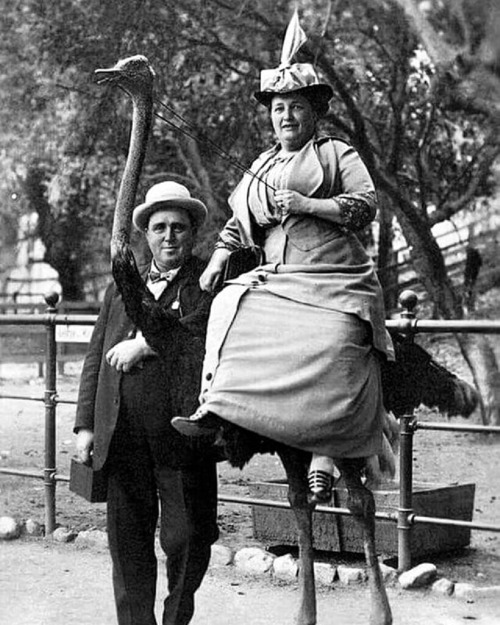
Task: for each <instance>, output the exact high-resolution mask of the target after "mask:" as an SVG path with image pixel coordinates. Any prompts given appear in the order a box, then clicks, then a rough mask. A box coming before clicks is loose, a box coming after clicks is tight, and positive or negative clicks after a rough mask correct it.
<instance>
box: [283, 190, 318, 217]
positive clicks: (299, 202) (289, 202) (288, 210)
mask: <svg viewBox="0 0 500 625" xmlns="http://www.w3.org/2000/svg"><path fill="white" fill-rule="evenodd" d="M274 200H275V202H276V206H277V207H278V209H279V211H280V213H281V216H282V217H285V216H286V215H298V214H301V213H309V212H310V206H309V205H310V203H311V200H310V198H308V197H306V196H305V195H301V194H300V193H298V192H297V191H291V190H290V189H277V190H276V191H275V192H274Z"/></svg>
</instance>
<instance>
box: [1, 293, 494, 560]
mask: <svg viewBox="0 0 500 625" xmlns="http://www.w3.org/2000/svg"><path fill="white" fill-rule="evenodd" d="M45 301H46V304H47V309H46V311H45V314H31V315H28V314H25V315H23V314H15V315H0V326H2V325H39V326H44V328H45V332H46V349H45V392H44V397H43V398H40V397H31V396H26V395H12V394H2V393H0V399H22V400H30V401H43V402H44V406H45V454H44V465H45V466H44V469H43V472H42V473H40V472H35V471H34V470H33V471H29V470H22V469H14V468H8V467H2V468H0V473H3V474H8V475H15V476H20V477H29V478H40V479H43V481H44V494H45V531H46V534H51V533H52V532H53V531H54V530H55V528H56V512H55V510H56V507H55V502H56V483H57V482H58V481H59V482H69V477H68V476H65V475H60V474H58V473H57V468H56V448H55V438H56V437H55V429H56V408H57V404H58V403H59V404H63V403H65V404H76V401H70V400H60V399H58V397H57V388H56V370H57V343H56V326H58V325H63V326H70V325H85V326H93V325H94V324H95V321H96V319H97V315H74V314H71V315H66V314H62V315H61V314H57V308H56V306H57V301H58V295H57V294H56V293H53V294H50V295H48V296H46V297H45ZM401 301H402V304H403V306H404V307H405V311H404V312H403V313H402V314H401V318H400V319H395V320H388V321H387V322H386V326H387V329H388V330H389V331H390V332H398V333H402V334H408V335H414V334H417V333H419V332H429V333H431V332H442V333H445V332H463V333H467V332H470V333H480V334H500V321H478V320H471V321H465V320H464V321H436V320H420V319H417V318H416V316H415V313H414V308H415V305H416V303H417V300H416V296H415V295H414V294H411V295H410V294H407V295H406V297H405V295H404V294H402V296H401ZM399 421H400V452H399V467H400V484H399V506H398V509H397V511H395V512H377V513H376V518H377V519H381V520H385V521H392V522H395V523H397V532H398V568H399V569H400V570H403V571H404V570H408V569H409V568H410V566H411V549H410V538H411V528H412V526H413V525H415V524H416V523H425V524H430V525H442V526H450V527H451V526H453V527H464V528H469V529H475V530H479V531H490V532H500V526H499V525H489V524H484V523H475V522H472V521H462V520H457V519H446V518H441V517H429V516H421V515H416V514H415V513H414V510H413V503H412V498H413V435H414V433H415V432H416V431H417V430H443V431H456V432H474V433H494V434H500V427H497V426H480V425H451V424H443V423H430V422H426V423H419V422H418V420H417V419H416V418H415V416H414V415H405V416H403V417H401V418H400V420H399ZM218 499H219V501H220V502H226V503H238V504H246V505H251V506H267V507H275V508H289V507H290V506H289V504H288V503H287V502H284V501H274V500H267V499H260V498H249V497H237V496H231V495H224V494H222V493H221V494H219V497H218ZM316 510H317V511H318V512H322V513H326V514H335V515H344V516H351V512H350V511H349V510H348V509H347V508H340V507H331V506H317V507H316Z"/></svg>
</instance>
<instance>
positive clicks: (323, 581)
mask: <svg viewBox="0 0 500 625" xmlns="http://www.w3.org/2000/svg"><path fill="white" fill-rule="evenodd" d="M336 576H337V568H336V567H335V566H333V564H328V562H315V563H314V579H315V580H316V582H317V583H318V584H320V585H322V586H331V585H332V584H333V582H334V580H335V578H336Z"/></svg>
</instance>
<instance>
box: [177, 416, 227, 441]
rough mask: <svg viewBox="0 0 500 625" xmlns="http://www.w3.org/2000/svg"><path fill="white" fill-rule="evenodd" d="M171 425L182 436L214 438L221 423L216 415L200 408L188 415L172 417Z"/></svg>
mask: <svg viewBox="0 0 500 625" xmlns="http://www.w3.org/2000/svg"><path fill="white" fill-rule="evenodd" d="M172 426H173V427H174V428H175V429H176V430H177V431H178V432H180V433H181V434H183V435H184V436H193V437H204V438H209V437H210V438H213V439H214V440H215V439H216V438H217V435H218V434H219V432H220V430H221V426H222V424H221V420H220V418H219V417H218V416H217V415H215V414H213V413H212V412H205V411H203V410H202V409H201V408H200V409H198V410H197V411H196V412H195V413H194V414H193V415H191V416H190V417H174V418H173V419H172Z"/></svg>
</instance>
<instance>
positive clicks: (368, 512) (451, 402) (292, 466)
mask: <svg viewBox="0 0 500 625" xmlns="http://www.w3.org/2000/svg"><path fill="white" fill-rule="evenodd" d="M97 73H98V77H99V79H100V80H101V81H106V82H111V81H112V82H115V84H117V85H119V86H120V87H121V88H123V89H124V90H125V91H126V92H127V93H128V94H129V95H130V96H131V98H132V102H133V126H132V137H131V145H130V150H129V154H128V158H127V165H126V168H125V172H124V175H123V179H122V183H121V187H120V192H119V195H118V200H117V203H116V209H115V220H114V223H113V232H112V242H111V256H112V268H113V275H114V278H115V281H116V283H117V285H118V288H119V290H120V292H121V294H122V297H123V300H124V303H125V306H126V309H127V313H128V315H129V316H130V317H131V319H132V320H133V321H134V323H135V324H136V325H137V326H138V327H139V328H140V329H141V330H142V332H143V334H144V336H145V337H146V339H147V341H148V343H149V344H150V345H151V347H153V348H154V349H155V351H156V352H157V353H158V355H159V356H160V357H161V355H162V353H164V354H166V353H168V352H169V351H170V350H171V349H172V348H175V345H172V342H171V339H170V332H171V329H172V327H173V326H174V325H177V330H179V328H178V324H179V322H178V321H177V320H176V319H174V318H172V317H170V316H169V315H165V314H164V313H163V312H162V311H161V310H160V309H159V308H158V307H157V306H156V303H155V300H154V298H153V297H152V295H151V294H150V293H149V291H148V290H147V288H146V287H145V285H144V283H143V282H142V280H141V278H140V276H139V274H138V272H137V269H136V265H135V260H134V257H133V254H132V252H131V250H130V247H129V230H130V221H131V213H132V209H133V208H134V199H135V193H136V190H137V186H138V180H139V175H140V170H141V166H142V162H143V159H144V153H145V147H146V141H147V132H148V128H149V123H150V119H151V114H152V82H153V75H154V74H153V72H152V70H151V68H150V66H149V63H148V62H147V59H145V58H144V57H132V58H130V59H126V60H124V61H120V62H119V63H118V64H117V65H116V66H115V67H114V68H112V69H110V70H98V71H97ZM285 199H286V197H283V198H282V200H283V201H285ZM257 279H258V278H257ZM227 288H230V287H226V289H227ZM223 292H224V291H223ZM413 348H414V349H415V350H417V352H418V353H420V352H419V351H418V350H419V348H418V347H417V346H412V347H411V348H410V349H413ZM399 353H402V354H403V356H404V358H405V362H404V363H403V365H404V366H407V365H408V359H410V361H411V360H413V357H414V356H413V354H414V352H411V353H410V354H409V355H408V347H407V346H405V348H404V350H403V351H402V352H401V350H400V349H399V342H396V362H395V363H391V362H390V361H386V362H385V364H384V360H383V359H382V360H381V362H382V363H383V364H382V384H384V385H389V387H390V388H387V390H386V389H385V388H384V402H385V408H386V409H387V410H391V409H392V408H393V407H394V408H396V407H397V411H398V412H400V411H401V410H404V411H405V412H407V411H411V410H413V409H414V408H415V407H416V406H418V405H419V404H420V403H422V401H423V402H424V403H427V404H429V403H431V405H437V406H439V407H440V408H442V409H445V410H447V411H448V412H449V413H451V414H456V413H462V414H463V413H469V412H470V411H471V410H472V409H473V407H474V406H473V404H474V401H473V394H472V393H470V391H469V389H468V388H467V387H466V385H463V384H462V383H461V382H460V381H459V380H457V379H456V378H455V377H454V376H452V375H451V374H448V372H446V371H445V370H444V369H442V368H441V369H434V368H432V366H429V364H430V361H429V359H425V362H422V368H421V369H418V370H417V371H412V370H411V369H410V370H406V369H405V372H406V373H408V374H409V375H410V376H413V375H415V376H416V377H418V378H419V379H420V380H422V379H424V378H425V379H426V385H427V386H426V388H425V391H426V395H425V396H422V394H419V392H413V393H408V386H407V385H410V386H409V388H413V389H414V390H417V387H416V386H411V384H412V382H411V381H409V382H407V381H405V380H403V379H402V378H401V376H400V375H399V372H400V371H403V369H398V367H399V364H400V363H398V360H397V357H398V354H399ZM424 354H425V352H424ZM401 385H404V386H405V389H404V392H403V393H399V392H398V391H399V389H400V387H401ZM433 389H434V391H435V392H434V397H433V396H432V395H433ZM443 389H444V390H445V392H444V393H443ZM421 390H422V387H421V386H420V387H418V391H421ZM305 421H307V419H305ZM218 427H219V429H220V432H219V435H220V438H221V440H222V442H223V444H224V449H225V453H226V456H227V459H228V460H229V462H230V463H231V464H233V465H234V466H238V467H240V468H241V467H242V466H244V464H245V463H246V462H247V461H248V460H249V459H250V458H251V457H252V456H253V455H254V454H255V453H266V452H272V453H277V454H278V455H279V457H280V459H281V461H282V463H283V466H284V468H285V471H286V474H287V477H288V484H289V501H290V505H291V507H292V509H293V510H294V513H295V515H296V519H297V524H298V530H299V557H300V567H299V584H300V587H301V600H300V608H299V614H298V619H297V622H298V624H299V625H313V624H314V623H316V601H315V590H314V571H313V546H312V528H311V523H312V511H313V509H314V506H315V503H314V501H312V500H311V497H310V495H309V490H308V478H307V473H308V467H309V463H310V459H311V449H309V448H307V447H306V448H305V449H300V448H297V447H294V446H291V445H289V444H287V443H286V442H283V440H280V437H277V439H278V440H275V439H273V437H272V435H271V434H272V432H270V433H269V435H268V436H263V435H262V434H261V433H258V432H257V433H255V432H252V428H251V427H249V428H242V427H240V426H238V425H235V424H232V423H230V422H229V421H224V420H220V422H219V423H218ZM363 465H364V459H363V457H361V458H356V457H354V458H348V459H347V460H346V459H343V460H340V461H338V467H339V469H340V471H341V473H342V475H343V477H344V480H345V483H346V486H347V489H348V492H349V500H348V507H349V508H350V510H351V512H352V514H353V516H354V518H355V520H356V521H358V522H359V523H360V525H361V527H362V530H363V536H364V549H365V556H366V560H367V567H368V574H369V580H370V591H371V617H370V623H371V625H389V624H390V623H392V615H391V610H390V606H389V603H388V600H387V596H386V593H385V588H384V585H383V581H382V577H381V574H380V570H379V565H378V559H377V553H376V548H375V515H374V503H373V496H372V494H371V492H370V491H369V490H368V489H367V488H366V487H365V485H364V484H363V482H362V479H361V477H362V468H363Z"/></svg>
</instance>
